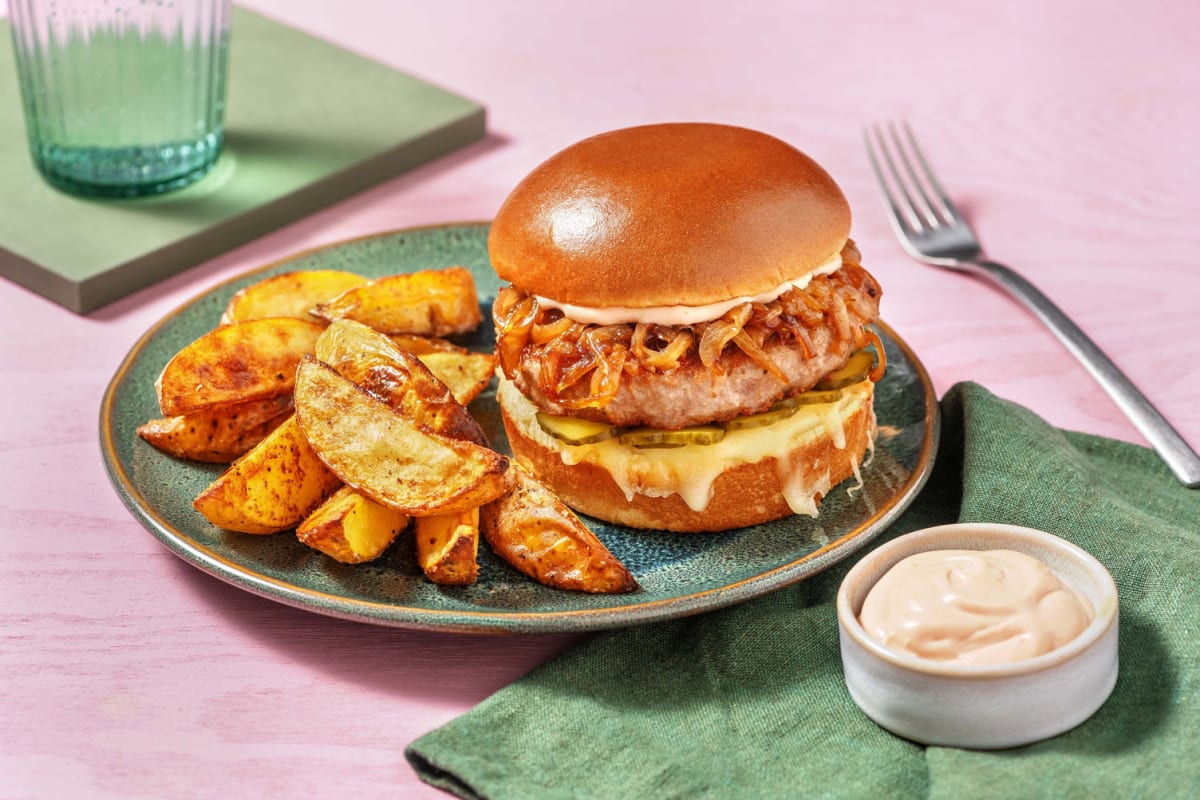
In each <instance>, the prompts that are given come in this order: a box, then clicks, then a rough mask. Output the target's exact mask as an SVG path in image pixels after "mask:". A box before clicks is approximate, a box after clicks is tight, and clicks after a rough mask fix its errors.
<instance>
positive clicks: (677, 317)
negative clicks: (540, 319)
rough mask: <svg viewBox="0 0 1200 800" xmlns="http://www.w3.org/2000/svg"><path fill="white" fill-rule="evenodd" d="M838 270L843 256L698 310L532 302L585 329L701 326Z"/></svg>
mask: <svg viewBox="0 0 1200 800" xmlns="http://www.w3.org/2000/svg"><path fill="white" fill-rule="evenodd" d="M841 266H842V254H841V253H835V254H834V256H833V257H832V258H830V259H829V260H828V261H826V262H825V263H824V264H821V265H820V266H818V267H816V268H815V269H813V270H811V271H810V272H808V273H807V274H806V275H803V276H801V277H799V278H796V279H795V280H791V281H784V282H783V283H781V284H779V285H778V286H776V287H775V288H774V289H770V290H768V291H766V292H763V293H762V294H757V295H753V296H750V295H747V296H744V297H734V298H732V299H729V300H722V301H721V302H719V303H708V304H707V305H701V306H648V307H646V308H631V307H629V306H608V307H606V308H592V307H590V306H576V305H571V304H570V303H559V302H558V301H556V300H551V299H550V298H549V297H542V296H541V295H534V298H535V299H536V300H537V303H538V305H539V306H540V307H541V308H557V309H559V310H560V311H562V312H563V315H564V316H567V317H570V318H571V319H573V320H575V321H576V322H582V323H585V324H587V325H618V324H620V323H623V322H630V323H634V322H646V323H654V324H657V325H695V324H697V323H700V322H709V321H710V320H714V319H718V318H720V317H721V316H723V315H724V314H725V313H726V312H727V311H729V310H730V309H731V308H736V307H737V306H740V305H742V304H743V303H769V302H771V301H772V300H774V299H775V298H777V297H779V296H780V295H781V294H783V293H784V292H786V291H788V290H790V289H803V288H804V287H806V286H808V284H809V283H810V282H811V281H812V279H813V276H814V275H829V274H830V273H833V272H837V271H838V270H839V269H840V268H841Z"/></svg>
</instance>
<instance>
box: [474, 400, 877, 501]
mask: <svg viewBox="0 0 1200 800" xmlns="http://www.w3.org/2000/svg"><path fill="white" fill-rule="evenodd" d="M870 388H871V387H870V385H869V384H868V383H866V382H864V383H863V384H859V385H857V386H849V387H846V388H845V389H843V390H842V396H841V398H840V399H839V400H838V401H837V402H835V403H823V404H820V405H810V406H806V407H802V408H801V409H799V410H798V411H797V412H796V413H795V414H793V415H792V416H790V417H787V418H786V419H783V420H780V421H779V422H776V423H775V424H773V425H766V426H763V427H760V428H748V429H743V430H736V431H729V432H728V433H726V434H725V438H723V439H722V440H721V441H719V442H717V443H716V444H709V445H685V446H684V447H676V448H661V449H657V448H656V449H637V448H634V447H630V446H628V445H623V444H621V443H620V442H619V441H617V440H616V439H609V440H607V441H604V442H599V443H597V444H586V445H569V444H567V443H565V442H563V441H561V440H559V439H557V438H555V437H553V436H551V435H550V434H548V433H546V432H545V431H544V430H542V428H541V426H540V425H538V423H537V418H536V414H537V409H536V408H535V407H534V405H533V404H532V403H530V402H529V401H528V400H527V399H526V398H525V397H524V396H523V395H522V394H521V393H520V392H519V391H518V390H517V388H516V387H515V386H513V385H512V383H511V382H509V381H508V380H506V379H504V378H503V377H502V378H501V379H500V386H499V389H498V390H497V395H498V398H499V399H500V400H501V402H502V403H503V405H504V407H505V409H506V410H507V412H508V415H509V417H510V418H511V419H512V421H513V422H514V423H515V424H516V425H517V427H518V428H519V429H520V431H521V433H522V434H523V435H525V436H526V437H528V438H530V439H532V440H533V441H535V442H537V443H539V444H541V445H542V446H543V447H547V448H550V449H551V450H554V451H556V452H557V453H558V454H559V457H560V458H561V459H562V462H563V463H564V464H567V465H568V466H570V465H575V464H580V463H585V462H586V463H591V464H595V465H597V466H599V467H602V468H603V469H604V470H605V471H607V472H608V474H609V475H611V476H612V478H613V480H614V481H615V482H616V484H617V486H618V487H620V489H621V491H622V492H623V493H624V494H625V497H626V499H628V500H632V499H633V497H634V495H638V494H641V495H645V496H648V497H664V496H667V495H670V494H677V495H679V497H680V498H681V499H682V500H683V501H684V502H685V503H686V504H687V506H688V508H690V509H692V510H693V511H697V512H700V511H703V510H704V509H705V508H707V507H708V503H709V500H711V499H712V493H713V488H712V487H713V482H714V481H715V480H716V479H717V476H718V475H720V474H721V473H722V472H724V471H725V470H727V469H730V468H732V467H734V466H737V465H738V464H754V463H757V462H759V461H762V460H763V459H765V458H774V459H775V460H776V468H777V470H778V473H779V483H780V486H781V487H782V493H783V496H784V499H785V500H787V503H788V506H790V507H791V509H792V511H794V512H795V513H797V514H806V515H808V516H813V517H815V516H816V515H817V502H816V496H817V495H822V496H824V495H825V494H827V493H828V492H829V489H830V488H832V487H831V486H830V476H829V471H828V469H825V470H821V469H820V468H819V465H817V464H794V463H791V459H789V458H786V457H784V458H780V457H779V456H781V455H784V454H787V453H789V452H790V451H792V450H794V449H796V448H797V447H799V446H800V445H802V444H804V443H805V442H806V441H808V440H812V439H816V438H818V437H820V436H822V435H828V436H829V437H830V438H831V440H832V442H833V444H834V446H836V447H837V448H838V449H844V448H845V447H846V430H845V427H844V425H843V420H844V419H846V418H847V417H849V416H850V415H852V414H853V413H854V411H855V410H857V409H858V407H859V406H860V405H862V404H863V403H864V402H869V399H870ZM871 430H872V431H874V419H872V422H871ZM872 438H873V437H872ZM854 473H855V477H856V478H858V482H859V485H860V486H861V484H862V476H861V474H860V472H859V469H858V464H857V463H855V465H854Z"/></svg>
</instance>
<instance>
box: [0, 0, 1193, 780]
mask: <svg viewBox="0 0 1200 800" xmlns="http://www.w3.org/2000/svg"><path fill="white" fill-rule="evenodd" d="M247 5H248V6H250V7H252V8H255V9H257V10H261V11H263V12H265V13H268V14H271V15H274V16H276V17H278V18H280V19H283V20H286V21H288V22H290V23H293V24H295V25H297V26H299V27H301V28H304V29H307V30H310V31H313V32H316V33H319V34H321V35H323V36H326V37H328V38H329V39H331V40H333V41H335V42H338V43H341V44H343V45H346V46H349V47H351V48H353V49H355V50H357V51H360V52H362V53H364V54H367V55H369V56H372V57H374V58H377V59H379V60H380V61H383V62H386V63H388V64H391V65H394V66H396V67H398V68H402V69H405V70H408V71H410V72H413V73H415V74H418V75H420V76H423V77H425V78H427V79H431V80H434V81H436V82H438V83H440V84H442V85H445V86H447V87H450V88H452V89H454V90H457V91H459V92H461V93H464V94H466V95H468V96H471V97H473V98H476V99H478V100H480V101H483V102H484V103H486V104H487V105H488V107H489V109H490V125H489V128H490V131H491V133H490V135H489V136H488V138H487V140H486V141H484V142H482V143H480V144H478V145H476V146H473V147H470V148H468V149H467V150H465V151H462V152H460V153H458V154H455V155H453V156H450V157H448V158H445V159H443V160H441V161H439V162H437V163H435V164H432V165H430V166H427V167H424V168H422V169H419V170H417V171H415V172H413V173H411V174H409V175H406V176H403V177H401V178H398V179H396V180H393V181H391V182H389V183H387V184H385V185H383V186H380V187H378V188H376V189H374V190H372V191H368V192H366V193H364V194H362V195H360V196H357V197H354V198H352V199H350V200H347V201H345V202H343V203H340V204H338V205H336V206H333V207H332V208H329V209H328V210H325V211H323V212H321V213H318V214H314V215H313V216H311V217H308V218H305V219H299V220H296V221H295V222H294V223H293V224H291V225H290V226H288V227H286V228H284V229H282V230H280V231H278V232H275V233H273V234H271V235H268V236H265V237H263V238H262V239H260V240H258V241H255V242H253V243H251V244H248V245H246V246H244V247H241V248H238V249H237V250H234V251H233V252H230V253H227V254H226V255H224V256H221V257H220V258H217V259H214V260H213V261H211V262H209V263H206V264H203V265H201V266H198V267H196V268H195V269H192V270H190V271H188V272H186V273H184V274H182V275H179V276H177V277H174V278H172V279H170V280H167V281H165V282H164V283H162V284H161V285H158V286H156V287H153V288H151V289H147V290H145V291H142V292H141V293H139V294H136V295H134V296H133V297H130V298H128V299H126V300H123V301H120V302H117V303H115V304H113V305H111V306H108V307H106V308H104V309H102V310H100V311H97V312H95V313H93V314H91V315H89V316H87V317H78V316H74V315H72V314H70V313H68V312H66V311H64V310H63V309H61V308H59V307H57V306H55V305H53V304H51V303H49V302H47V301H45V300H43V299H41V298H40V297H37V296H35V295H33V294H30V293H28V292H26V291H24V290H23V289H20V288H18V287H17V286H15V285H13V284H11V283H8V282H4V281H0V371H2V373H3V374H4V376H5V382H6V392H5V394H4V398H3V400H2V401H0V402H2V407H3V410H4V413H3V414H0V531H2V535H0V567H2V570H3V574H2V575H0V620H2V626H3V627H2V634H3V635H2V637H0V669H2V670H3V673H2V678H3V679H2V680H0V796H2V797H5V798H15V797H89V798H90V797H95V798H123V799H128V798H142V797H145V798H150V797H168V796H172V797H224V798H234V797H266V796H271V797H295V796H301V795H311V796H329V795H332V794H333V793H334V792H335V791H336V792H338V793H339V794H342V795H344V796H354V797H364V798H365V797H438V796H442V795H441V794H440V793H439V792H436V791H435V790H433V789H430V788H428V787H426V786H424V785H423V784H421V783H419V781H418V780H417V778H416V776H415V775H414V774H413V772H412V771H411V770H410V769H409V767H408V765H407V764H406V762H405V761H404V758H403V755H402V750H403V748H404V746H405V745H406V744H407V743H408V742H410V741H411V740H412V739H414V738H415V737H417V736H418V735H420V734H422V733H424V732H425V731H428V730H430V729H432V728H434V727H436V726H438V725H440V724H442V723H444V722H446V721H448V720H450V719H452V718H453V717H455V716H456V715H458V714H460V713H462V712H464V711H466V710H467V709H469V708H471V707H472V706H473V705H475V704H476V703H478V702H479V701H481V700H483V699H484V698H485V697H487V696H488V695H489V694H490V693H492V692H494V691H495V690H497V689H499V688H500V687H502V686H504V685H505V684H507V683H509V682H510V681H512V680H514V679H515V678H517V677H518V676H520V675H521V674H523V673H524V672H526V671H527V670H529V669H530V668H531V667H533V666H535V665H536V664H538V663H541V662H542V661H544V660H545V659H547V658H548V657H550V656H552V655H553V654H555V653H556V652H558V651H560V650H562V649H563V648H565V647H567V646H568V645H570V644H571V643H572V642H573V641H574V639H573V638H572V637H569V636H528V637H495V638H493V637H472V636H466V635H446V634H433V633H422V632H409V631H400V630H391V629H384V628H376V627H370V626H367V625H361V624H355V623H347V622H341V621H337V620H333V619H329V618H325V617H321V616H317V615H314V614H309V613H305V612H303V611H298V610H293V609H291V608H287V607H284V606H282V605H277V604H275V603H272V602H269V601H267V600H263V599H259V598H257V597H253V596H250V595H248V594H245V593H243V592H241V591H239V590H238V589H235V588H232V587H230V586H227V585H225V584H224V583H222V582H220V581H218V580H216V579H213V578H211V577H209V576H207V575H204V574H201V573H200V572H198V571H197V570H195V569H193V568H191V567H190V566H188V565H186V564H185V563H184V562H182V561H181V560H179V559H177V558H176V557H175V556H173V555H171V554H170V553H168V552H167V550H166V549H165V548H163V547H162V546H161V545H159V544H158V542H157V541H155V540H154V539H153V538H152V537H151V536H150V535H149V534H147V533H146V532H145V531H144V530H143V529H142V528H141V527H140V526H139V525H138V523H136V522H135V521H134V520H133V518H132V517H131V516H130V514H129V513H128V512H127V511H126V510H125V508H124V506H123V505H122V504H121V502H120V501H119V500H118V499H117V496H116V495H115V493H114V492H113V490H112V488H111V487H110V485H109V482H108V479H107V478H106V476H105V474H104V470H103V467H102V465H101V462H100V456H99V446H98V443H97V426H96V420H97V409H98V407H99V403H100V397H101V394H102V392H103V391H104V388H105V386H106V384H107V382H108V380H109V378H110V377H111V375H112V374H113V371H114V370H115V369H116V367H117V365H118V364H119V363H120V361H121V359H122V358H123V356H124V355H125V353H126V351H127V350H128V349H129V347H130V346H131V345H132V344H133V342H134V341H135V340H136V339H137V337H138V336H139V334H140V333H142V332H143V331H144V330H145V329H146V328H148V327H149V326H150V325H151V324H153V323H154V322H155V321H156V320H158V319H159V318H160V317H162V316H163V315H164V314H166V313H168V312H169V311H171V310H172V309H174V308H175V307H176V306H178V305H179V304H181V303H182V302H184V301H185V300H187V299H189V298H191V297H192V296H193V295H195V294H196V293H199V292H202V291H204V290H205V289H206V288H208V287H209V286H211V285H212V284H214V283H216V282H217V281H220V280H222V279H225V278H227V277H230V276H233V275H237V274H238V273H239V272H241V271H243V270H246V269H249V268H251V267H254V266H256V265H260V264H263V263H265V262H269V261H272V260H275V259H278V258H280V257H282V256H285V255H287V254H289V253H292V252H294V251H298V250H302V249H305V248H308V247H312V246H315V245H320V244H324V243H327V242H332V241H335V240H339V239H343V238H348V237H353V236H358V235H362V234H369V233H372V232H377V231H383V230H388V229H394V228H401V227H406V226H412V225H422V224H428V223H437V222H446V221H460V220H480V219H486V218H488V217H490V216H491V214H492V213H493V212H494V211H495V209H496V208H497V206H498V205H499V203H500V202H501V200H502V199H503V198H504V196H505V195H506V193H507V192H508V190H509V189H510V188H511V187H512V186H513V185H514V183H515V182H516V181H517V180H518V179H519V178H520V177H521V176H522V175H523V174H524V173H525V172H526V171H528V170H529V169H530V168H531V167H533V166H534V165H535V164H536V163H538V162H539V161H540V160H542V159H543V158H545V157H547V156H548V155H550V154H551V153H552V152H554V151H556V150H557V149H559V148H561V147H564V146H566V145H567V144H569V143H571V142H573V141H575V140H577V139H580V138H583V137H584V136H587V135H589V134H592V133H596V132H600V131H603V130H606V129H611V128H616V127H622V126H625V125H631V124H639V123H645V122H651V121H666V120H684V119H687V120H714V121H723V122H730V123H737V124H742V125H747V126H751V127H756V128H760V129H763V130H766V131H768V132H771V133H773V134H775V135H778V136H780V137H782V138H785V139H787V140H789V141H791V142H793V143H795V144H796V145H797V146H799V147H800V148H801V149H803V150H805V151H807V152H808V153H809V154H810V155H812V156H814V157H815V158H816V159H817V160H818V161H820V162H821V163H822V164H824V165H825V166H826V168H827V169H828V170H829V171H830V172H831V173H832V174H833V175H834V176H835V178H836V179H837V180H838V181H839V182H840V183H841V185H842V187H843V188H844V189H845V191H846V193H847V195H848V197H849V199H850V202H851V205H852V207H853V208H854V210H855V222H854V236H855V238H856V239H857V240H858V242H859V243H860V245H861V248H862V251H863V253H864V254H865V263H866V264H867V265H868V266H869V268H870V269H871V270H872V271H873V272H874V273H875V275H876V276H877V277H878V278H879V279H880V281H881V283H882V285H883V286H884V288H885V299H884V306H883V307H884V317H885V319H887V320H888V321H889V322H890V323H891V324H892V326H893V327H894V328H895V329H896V330H897V331H898V332H899V333H900V334H901V335H902V336H903V337H905V338H906V339H907V340H908V341H909V342H910V343H911V345H912V346H913V347H914V349H915V350H916V352H917V353H919V354H920V356H921V357H922V359H923V360H924V362H925V364H926V366H927V367H928V369H929V371H930V373H931V374H932V376H933V380H934V382H935V384H936V386H937V389H938V391H939V393H941V392H943V391H945V390H946V389H947V388H949V387H950V386H951V385H952V384H953V383H955V382H956V381H960V380H968V379H970V380H976V381H979V382H981V383H983V384H984V385H986V386H988V387H989V388H991V389H992V390H993V391H995V392H996V393H998V394H1000V395H1001V396H1004V397H1007V398H1011V399H1013V400H1016V401H1018V402H1021V403H1023V404H1026V405H1028V406H1029V407H1031V408H1033V409H1034V410H1035V411H1037V412H1038V413H1040V414H1041V415H1043V416H1044V417H1045V418H1046V419H1048V420H1049V421H1051V422H1053V423H1054V424H1056V425H1060V426H1064V427H1067V428H1072V429H1077V430H1083V431H1088V432H1092V433H1096V434H1103V435H1107V436H1112V437H1117V438H1120V439H1125V440H1129V441H1132V442H1142V441H1143V440H1142V438H1141V436H1140V435H1139V434H1138V433H1137V432H1136V431H1135V430H1134V429H1133V427H1132V426H1131V425H1130V424H1129V423H1128V422H1127V421H1126V420H1125V418H1124V417H1123V416H1122V415H1121V414H1120V412H1119V411H1118V410H1117V409H1116V407H1115V406H1114V405H1113V403H1112V402H1111V401H1110V400H1109V399H1108V397H1107V396H1106V395H1105V394H1104V393H1103V392H1102V391H1101V390H1100V389H1099V388H1098V387H1097V385H1096V384H1095V383H1093V382H1092V381H1091V379H1090V378H1089V377H1088V376H1087V374H1086V373H1085V372H1084V370H1083V369H1082V368H1081V367H1080V366H1079V365H1078V364H1077V363H1076V362H1075V361H1074V360H1073V359H1072V358H1071V357H1070V356H1069V355H1068V354H1067V353H1066V351H1065V350H1063V348H1062V347H1061V346H1059V345H1058V343H1057V342H1056V340H1054V339H1053V338H1052V337H1051V335H1050V334H1049V333H1048V332H1047V331H1046V330H1044V329H1043V328H1042V327H1041V326H1040V325H1039V324H1038V323H1037V322H1036V321H1034V319H1033V318H1032V317H1030V316H1029V315H1028V314H1027V313H1026V312H1024V311H1023V310H1022V309H1021V308H1020V307H1018V306H1017V305H1015V304H1014V303H1013V302H1012V301H1010V300H1009V299H1008V298H1007V297H1006V296H1004V295H1003V294H1001V293H1000V292H998V291H996V290H993V289H992V288H990V287H989V286H987V285H984V284H982V283H979V282H976V281H974V280H971V279H968V278H963V277H959V276H955V275H952V274H948V273H943V272H940V271H937V270H934V269H932V268H928V267H923V266H919V265H917V264H915V263H914V262H912V261H910V260H909V259H908V258H907V257H906V256H905V255H904V254H903V252H902V251H901V250H900V248H899V246H898V245H897V243H896V242H895V241H894V240H893V238H892V235H891V232H890V230H889V228H888V225H887V222H886V220H885V218H884V216H883V212H882V207H881V204H880V201H879V198H878V196H877V195H876V192H875V188H874V186H873V184H872V178H871V176H870V174H869V171H868V167H867V162H866V161H865V159H864V156H863V152H862V147H861V137H860V131H861V127H862V126H863V124H864V123H866V122H868V121H870V120H873V119H882V118H895V117H905V118H907V119H909V120H911V122H912V124H913V125H914V127H915V128H916V130H917V131H918V132H919V134H920V136H921V138H922V139H923V140H924V142H925V144H926V145H927V149H928V150H929V151H930V152H931V154H932V158H933V160H934V162H935V164H936V166H937V167H938V169H939V171H940V172H941V173H942V176H943V178H944V179H945V182H946V183H948V184H949V185H950V186H951V187H952V189H953V191H954V193H955V195H956V196H958V197H959V198H961V200H962V202H963V204H964V205H965V206H966V207H967V209H968V210H969V211H970V213H971V214H972V216H973V218H974V220H975V222H976V223H977V226H978V229H979V232H980V234H981V236H982V238H983V240H984V241H985V242H986V243H988V244H990V245H991V246H992V255H993V256H994V257H996V258H998V259H1000V260H1003V261H1006V262H1008V263H1010V264H1011V265H1013V266H1015V267H1017V268H1019V269H1021V270H1022V271H1024V272H1025V273H1026V274H1027V275H1028V276H1030V277H1032V278H1034V279H1035V281H1036V282H1037V283H1038V284H1040V285H1041V287H1042V288H1043V289H1044V290H1045V291H1046V292H1047V293H1048V294H1049V295H1050V296H1051V297H1053V298H1054V299H1056V300H1057V301H1058V303H1059V304H1060V305H1061V306H1062V307H1063V308H1064V309H1065V310H1066V311H1067V312H1068V313H1069V314H1071V315H1072V316H1073V317H1074V318H1075V320H1076V321H1077V322H1078V323H1079V324H1080V326H1082V327H1083V328H1084V329H1085V330H1087V331H1089V332H1090V333H1091V334H1092V335H1093V336H1094V338H1095V339H1096V340H1097V342H1098V343H1099V344H1100V345H1101V346H1102V347H1103V348H1104V349H1105V350H1106V351H1107V352H1108V353H1109V354H1110V355H1111V356H1112V357H1113V358H1114V359H1115V360H1116V362H1117V363H1118V364H1120V365H1121V366H1122V367H1123V368H1124V369H1125V370H1126V371H1127V372H1128V373H1129V375H1130V376H1131V377H1132V378H1133V380H1134V381H1135V382H1136V383H1137V384H1139V385H1140V386H1142V387H1144V389H1145V391H1146V392H1147V394H1148V395H1149V396H1150V397H1151V398H1152V399H1153V401H1154V402H1155V403H1156V404H1157V405H1158V406H1159V407H1160V409H1161V410H1162V411H1163V412H1164V413H1165V414H1166V415H1167V417H1168V418H1170V419H1171V420H1173V421H1174V422H1175V423H1176V424H1177V426H1178V427H1179V428H1180V429H1181V431H1182V432H1183V433H1184V435H1185V437H1186V438H1188V439H1189V440H1190V441H1191V442H1192V443H1193V445H1200V404H1198V403H1197V402H1196V398H1195V395H1196V394H1197V392H1198V391H1200V366H1198V364H1200V324H1198V323H1197V315H1196V306H1197V302H1198V298H1200V269H1198V268H1197V264H1196V261H1197V255H1196V254H1197V253H1198V252H1200V225H1198V224H1197V220H1198V219H1200V148H1198V147H1197V144H1196V143H1197V141H1200V105H1197V103H1196V90H1197V88H1198V87H1200V58H1197V55H1196V54H1197V53H1198V52H1200V34H1198V33H1197V31H1200V5H1197V4H1195V3H1194V2H1188V1H1187V0H1182V1H1181V2H1160V1H1155V2H1147V3H1140V4H1138V5H1137V8H1136V9H1133V8H1130V7H1129V6H1128V5H1127V4H1124V3H1120V2H1115V0H1114V1H1112V2H1100V3H1096V2H1058V3H1042V2H1040V1H1037V2H1023V3H991V4H975V5H973V6H972V8H971V10H970V11H968V10H967V4H962V3H958V2H936V3H920V4H897V6H896V7H895V8H893V7H891V6H889V7H888V8H887V9H884V8H879V9H877V10H873V11H867V10H864V9H863V8H861V4H854V3H845V4H835V3H825V4H818V3H784V2H780V3H766V2H761V3H739V4H737V8H736V10H734V9H733V7H732V5H730V6H727V7H725V8H723V10H717V9H716V4H712V6H713V7H711V8H710V7H706V6H704V4H697V3H693V2H671V3H658V4H652V3H647V2H644V0H639V1H638V2H626V0H608V2H605V3H589V4H582V3H575V4H567V3H561V2H521V3H473V2H466V1H465V0H438V2H433V3H403V4H390V3H382V2H366V0H353V1H348V2H342V3H337V4H334V3H328V2H320V1H319V0H305V1H304V2H297V1H296V0H292V1H291V2H288V1H287V0H251V1H250V2H247ZM901 6H903V10H902V9H901ZM918 9H919V10H918ZM235 35H236V32H235ZM380 101H381V102H387V100H386V98H381V99H380ZM4 113H16V111H15V110H13V109H7V110H5V112H4ZM1114 535H1120V532H1119V531H1114ZM814 788H815V789H819V787H814Z"/></svg>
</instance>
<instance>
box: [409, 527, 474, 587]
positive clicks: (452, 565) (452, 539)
mask: <svg viewBox="0 0 1200 800" xmlns="http://www.w3.org/2000/svg"><path fill="white" fill-rule="evenodd" d="M413 527H414V529H415V533H416V542H417V563H418V564H420V565H421V569H422V570H423V571H424V572H425V577H426V578H429V580H431V581H433V582H434V583H441V584H445V585H448V586H463V585H466V584H469V583H474V582H475V581H476V579H477V578H478V577H479V562H478V561H477V560H476V557H477V556H478V554H479V509H478V508H472V509H469V510H467V511H463V512H461V513H458V514H439V515H437V516H436V517H417V518H416V519H415V520H414V521H413Z"/></svg>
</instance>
